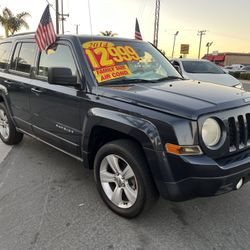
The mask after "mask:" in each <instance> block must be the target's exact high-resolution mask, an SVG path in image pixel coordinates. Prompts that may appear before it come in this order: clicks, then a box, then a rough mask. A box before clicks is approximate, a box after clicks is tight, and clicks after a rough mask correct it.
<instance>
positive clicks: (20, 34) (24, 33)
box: [10, 31, 35, 37]
mask: <svg viewBox="0 0 250 250" xmlns="http://www.w3.org/2000/svg"><path fill="white" fill-rule="evenodd" d="M32 34H35V32H34V31H33V32H23V33H18V34H14V35H11V36H10V37H15V36H23V35H32Z"/></svg>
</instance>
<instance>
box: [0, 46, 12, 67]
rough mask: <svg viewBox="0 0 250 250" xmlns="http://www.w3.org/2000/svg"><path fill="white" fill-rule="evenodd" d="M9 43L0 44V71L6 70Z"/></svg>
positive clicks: (9, 48)
mask: <svg viewBox="0 0 250 250" xmlns="http://www.w3.org/2000/svg"><path fill="white" fill-rule="evenodd" d="M10 50H11V43H2V44H0V69H6V66H7V64H8V61H9V56H10Z"/></svg>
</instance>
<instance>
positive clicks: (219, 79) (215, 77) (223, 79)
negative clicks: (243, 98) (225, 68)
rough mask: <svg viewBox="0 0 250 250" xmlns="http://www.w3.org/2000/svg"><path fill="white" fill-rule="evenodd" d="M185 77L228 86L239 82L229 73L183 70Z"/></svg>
mask: <svg viewBox="0 0 250 250" xmlns="http://www.w3.org/2000/svg"><path fill="white" fill-rule="evenodd" d="M185 77H186V78H188V79H192V80H198V81H203V82H211V83H216V84H220V85H225V86H229V87H233V86H235V85H237V84H239V83H240V82H239V80H237V79H236V78H234V77H233V76H231V75H229V74H191V73H187V72H185Z"/></svg>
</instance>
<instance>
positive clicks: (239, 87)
mask: <svg viewBox="0 0 250 250" xmlns="http://www.w3.org/2000/svg"><path fill="white" fill-rule="evenodd" d="M234 87H235V88H236V89H243V86H242V83H239V84H237V85H235V86H234Z"/></svg>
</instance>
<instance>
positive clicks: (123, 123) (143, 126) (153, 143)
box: [82, 108, 163, 152]
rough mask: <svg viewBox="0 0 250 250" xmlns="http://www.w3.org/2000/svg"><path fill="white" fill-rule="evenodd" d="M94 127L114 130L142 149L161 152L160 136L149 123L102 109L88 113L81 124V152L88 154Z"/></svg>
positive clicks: (93, 109)
mask: <svg viewBox="0 0 250 250" xmlns="http://www.w3.org/2000/svg"><path fill="white" fill-rule="evenodd" d="M95 126H100V127H105V128H109V129H113V130H116V131H118V132H121V133H123V134H128V135H129V136H131V137H133V138H135V139H136V140H137V141H138V142H139V143H140V144H141V145H142V147H143V148H148V149H151V150H154V151H162V150H163V146H162V143H161V139H160V135H159V132H158V130H157V128H156V127H155V126H154V124H152V123H151V122H150V121H148V120H145V119H143V118H141V117H136V116H133V115H130V114H126V113H121V112H118V111H113V110H107V109H103V108H92V109H90V110H89V111H88V114H87V116H86V117H85V119H84V123H83V139H82V150H83V151H85V152H88V145H89V140H90V135H91V131H92V129H93V128H94V127H95Z"/></svg>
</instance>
